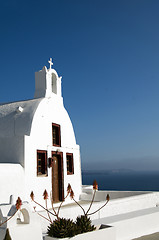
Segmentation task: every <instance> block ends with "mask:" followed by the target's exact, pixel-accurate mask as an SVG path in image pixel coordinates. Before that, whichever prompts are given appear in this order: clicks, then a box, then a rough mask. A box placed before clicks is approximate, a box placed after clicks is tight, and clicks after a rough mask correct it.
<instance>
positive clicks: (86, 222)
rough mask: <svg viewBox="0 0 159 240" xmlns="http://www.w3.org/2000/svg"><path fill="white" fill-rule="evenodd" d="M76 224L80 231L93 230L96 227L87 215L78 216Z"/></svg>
mask: <svg viewBox="0 0 159 240" xmlns="http://www.w3.org/2000/svg"><path fill="white" fill-rule="evenodd" d="M76 226H77V232H78V233H85V232H91V231H93V230H95V229H96V228H95V227H94V225H92V222H91V220H90V218H89V217H87V216H80V217H77V219H76Z"/></svg>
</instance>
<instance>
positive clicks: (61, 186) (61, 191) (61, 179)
mask: <svg viewBox="0 0 159 240" xmlns="http://www.w3.org/2000/svg"><path fill="white" fill-rule="evenodd" d="M53 156H57V157H59V156H60V158H59V161H58V171H59V201H63V200H64V173H63V152H57V151H51V157H52V164H51V167H53ZM52 177H53V176H52ZM52 177H51V185H52V181H53V180H52Z"/></svg>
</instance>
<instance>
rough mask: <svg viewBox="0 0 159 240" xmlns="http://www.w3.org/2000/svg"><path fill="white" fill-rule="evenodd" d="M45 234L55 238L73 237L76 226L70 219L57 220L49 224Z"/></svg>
mask: <svg viewBox="0 0 159 240" xmlns="http://www.w3.org/2000/svg"><path fill="white" fill-rule="evenodd" d="M47 234H48V235H49V236H50V237H57V238H66V237H73V236H74V235H75V234H76V224H75V223H74V222H73V221H72V220H70V219H65V218H59V219H57V220H55V221H54V222H53V223H52V224H50V226H49V227H48V231H47Z"/></svg>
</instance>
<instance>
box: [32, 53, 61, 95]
mask: <svg viewBox="0 0 159 240" xmlns="http://www.w3.org/2000/svg"><path fill="white" fill-rule="evenodd" d="M48 63H49V64H50V67H49V69H47V67H46V66H44V67H43V69H42V70H40V71H39V72H36V73H35V95H34V98H42V97H46V98H49V97H52V96H54V97H55V96H57V97H62V93H61V79H62V77H59V76H58V74H57V72H56V71H55V69H52V66H53V62H52V58H50V60H49V61H48Z"/></svg>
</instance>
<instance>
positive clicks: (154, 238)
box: [133, 232, 159, 240]
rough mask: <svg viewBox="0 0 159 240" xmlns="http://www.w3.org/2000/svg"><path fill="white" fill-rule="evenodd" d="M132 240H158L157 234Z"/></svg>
mask: <svg viewBox="0 0 159 240" xmlns="http://www.w3.org/2000/svg"><path fill="white" fill-rule="evenodd" d="M133 240H159V232H157V233H153V234H150V235H146V236H142V237H139V238H135V239H133Z"/></svg>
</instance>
